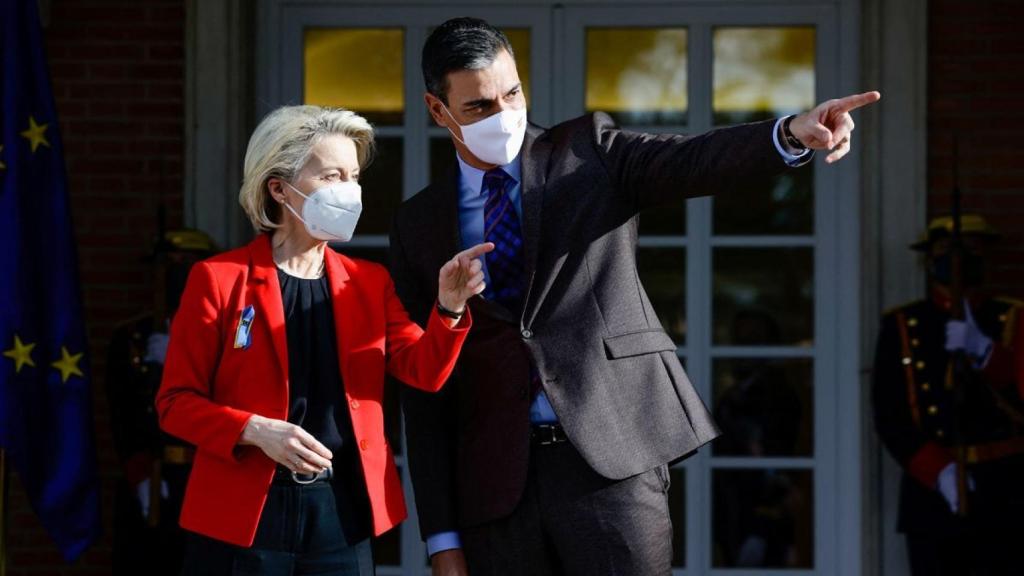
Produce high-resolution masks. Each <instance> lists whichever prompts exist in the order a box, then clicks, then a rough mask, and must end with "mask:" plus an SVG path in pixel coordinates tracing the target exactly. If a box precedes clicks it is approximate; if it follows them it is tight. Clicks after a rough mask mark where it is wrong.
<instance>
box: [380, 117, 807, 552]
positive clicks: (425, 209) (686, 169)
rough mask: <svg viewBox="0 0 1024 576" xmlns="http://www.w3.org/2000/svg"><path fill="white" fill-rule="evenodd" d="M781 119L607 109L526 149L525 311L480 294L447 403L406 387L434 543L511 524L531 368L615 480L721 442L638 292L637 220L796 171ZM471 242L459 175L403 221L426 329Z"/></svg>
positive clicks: (410, 287)
mask: <svg viewBox="0 0 1024 576" xmlns="http://www.w3.org/2000/svg"><path fill="white" fill-rule="evenodd" d="M773 125H774V121H768V122H760V123H755V124H748V125H742V126H736V127H732V128H726V129H721V130H716V131H713V132H709V133H707V134H703V135H700V136H693V137H687V136H678V135H651V134H640V133H632V132H627V131H623V130H620V129H618V128H617V127H616V126H615V125H614V124H613V123H612V121H611V119H610V118H609V117H608V116H607V115H605V114H601V113H597V114H592V115H588V116H583V117H580V118H576V119H574V120H570V121H568V122H565V123H563V124H559V125H558V126H555V127H553V128H551V129H549V130H543V129H540V128H537V127H535V126H530V128H529V130H528V131H527V136H526V140H525V142H524V144H523V148H522V152H521V154H522V180H523V181H522V196H521V201H522V214H523V217H522V231H523V240H524V245H525V258H526V274H527V277H528V289H527V296H526V298H525V304H524V309H523V310H521V311H510V310H506V309H504V308H502V307H501V306H499V305H497V304H495V303H493V302H488V301H485V300H484V299H482V298H480V297H477V298H474V299H473V300H472V301H471V303H470V306H471V307H472V309H473V313H474V326H473V328H472V330H471V331H470V335H469V337H468V338H467V340H466V343H465V345H464V347H463V351H462V355H461V357H460V360H459V362H458V364H457V366H456V371H455V373H454V374H453V376H452V381H450V382H449V384H448V385H447V386H446V387H445V389H444V390H443V391H442V392H441V393H440V394H439V395H435V396H428V395H425V394H419V393H417V392H415V391H404V390H403V394H404V397H403V406H404V409H405V418H406V438H407V446H408V457H409V467H410V473H411V474H412V481H413V487H414V489H415V493H416V503H417V509H418V511H419V519H420V527H421V532H422V534H423V535H424V537H426V536H428V535H431V534H435V533H438V532H442V531H447V530H458V529H459V528H460V527H463V526H471V525H476V524H480V523H483V522H487V521H489V520H493V519H496V518H500V517H503V516H505V515H507V514H509V513H510V512H511V511H512V510H513V508H514V507H515V505H516V504H517V503H518V501H519V498H520V496H521V494H522V490H523V486H524V484H525V479H526V470H527V463H528V457H529V406H530V398H529V393H528V389H529V370H530V362H531V361H532V362H533V363H534V364H535V366H536V368H537V370H538V372H539V374H540V376H541V379H542V382H543V387H544V390H545V392H546V394H547V396H548V398H549V400H550V401H551V404H552V406H553V407H554V409H555V412H556V413H557V415H558V418H559V421H560V423H561V424H562V426H563V427H564V428H565V431H566V433H567V435H568V436H569V438H570V440H571V441H572V443H573V445H574V446H575V447H576V448H577V449H578V450H579V452H580V454H581V455H582V456H583V458H584V459H585V460H586V461H587V463H588V464H589V465H590V466H591V467H592V468H593V469H594V470H595V471H596V472H597V473H599V474H601V475H603V476H605V477H608V478H612V479H619V478H626V477H629V476H632V475H635V474H639V473H641V472H644V471H647V470H650V469H651V468H654V467H656V466H659V465H661V464H664V463H666V462H670V461H673V460H677V459H679V458H682V457H684V456H685V455H687V454H689V453H692V452H693V451H694V450H696V449H697V448H698V447H699V446H701V445H703V444H705V443H707V442H709V441H710V440H712V439H713V438H714V437H715V436H716V435H717V433H718V432H717V429H716V427H715V425H714V423H713V422H712V419H711V417H710V415H709V414H708V412H707V410H706V408H705V406H704V404H703V403H702V402H701V400H700V398H699V397H698V396H697V393H696V392H695V390H694V389H693V386H691V384H690V381H689V380H688V379H687V376H686V374H685V373H684V372H683V368H682V366H681V365H680V363H679V359H678V358H677V356H676V353H675V350H676V346H675V344H674V343H673V342H672V340H671V339H670V338H669V337H668V335H667V334H665V332H664V330H663V329H662V325H661V323H660V322H659V320H658V318H657V316H656V315H655V313H654V308H653V307H652V306H651V302H650V300H649V299H648V297H647V294H646V293H645V291H644V288H643V286H642V285H641V283H640V280H639V275H638V273H637V265H636V246H637V214H638V213H639V212H640V211H641V210H643V209H645V208H648V207H652V206H656V205H658V204H662V203H665V202H668V201H669V200H671V199H674V198H678V197H680V196H683V197H694V196H701V195H709V194H712V193H719V194H720V193H742V192H743V189H744V185H745V183H747V182H749V181H752V180H756V179H763V178H768V177H770V176H773V175H775V174H778V173H780V172H782V171H783V170H785V169H787V165H786V164H785V162H784V161H783V159H782V158H781V156H780V155H779V154H778V152H777V151H776V149H775V147H774V145H773V143H772V134H771V130H772V127H773ZM460 248H461V242H460V239H459V223H458V175H457V173H456V172H454V171H453V172H452V175H451V176H450V177H449V178H447V179H445V180H443V181H440V182H436V183H433V184H431V185H430V186H428V187H427V188H425V189H424V190H422V191H421V192H419V193H418V194H417V195H416V196H414V197H412V198H410V199H409V200H407V201H406V202H405V203H403V204H402V206H401V207H400V208H399V210H398V212H397V214H396V216H395V221H394V226H393V229H392V234H391V273H392V275H393V277H394V279H395V283H396V289H397V291H398V295H399V297H400V298H401V299H402V302H403V303H404V304H405V306H406V308H407V309H408V310H409V312H410V314H411V316H412V318H413V319H414V320H416V321H418V322H423V321H425V320H426V318H427V317H428V314H429V312H430V307H431V306H432V305H433V303H434V299H435V297H436V292H437V271H438V269H439V268H440V267H441V265H442V264H443V263H444V262H445V261H446V260H447V259H449V258H451V256H452V255H453V254H455V253H456V252H457V251H458V250H459V249H460Z"/></svg>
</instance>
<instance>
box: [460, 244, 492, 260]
mask: <svg viewBox="0 0 1024 576" xmlns="http://www.w3.org/2000/svg"><path fill="white" fill-rule="evenodd" d="M491 250H494V242H484V243H482V244H477V245H476V246H473V247H472V248H467V249H465V250H463V251H462V252H459V253H458V254H456V256H455V257H456V258H457V259H459V260H462V259H463V258H467V259H469V260H473V259H474V258H479V257H481V256H483V255H484V254H487V253H488V252H490V251H491Z"/></svg>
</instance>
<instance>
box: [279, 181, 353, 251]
mask: <svg viewBox="0 0 1024 576" xmlns="http://www.w3.org/2000/svg"><path fill="white" fill-rule="evenodd" d="M285 184H287V185H288V187H289V188H291V189H292V190H295V191H296V192H298V193H299V195H300V196H302V197H303V198H305V199H306V201H305V202H304V203H303V204H302V215H299V213H298V212H296V211H295V209H294V208H292V207H291V205H290V204H288V203H287V202H285V203H284V206H285V208H287V209H288V210H290V211H291V213H292V214H295V217H296V218H298V219H299V220H301V221H302V223H303V224H305V225H306V231H308V232H309V235H310V236H312V237H313V238H316V239H317V240H337V241H339V242H348V241H349V240H351V239H352V234H353V233H354V232H355V230H356V223H357V222H359V215H360V214H361V213H362V212H363V201H362V188H360V187H359V184H357V183H356V182H338V183H336V184H331V185H329V186H323V187H321V188H317V189H316V190H313V192H312V193H311V194H310V195H309V196H306V195H305V194H303V193H302V191H301V190H299V189H298V188H296V187H295V186H292V185H291V184H289V183H288V182H285Z"/></svg>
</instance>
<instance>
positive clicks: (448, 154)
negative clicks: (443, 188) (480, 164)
mask: <svg viewBox="0 0 1024 576" xmlns="http://www.w3.org/2000/svg"><path fill="white" fill-rule="evenodd" d="M457 173H458V161H457V160H456V159H455V146H454V145H453V144H452V139H451V138H449V137H447V136H444V137H440V136H436V137H434V138H431V139H430V181H431V182H440V181H441V180H442V179H443V178H448V177H449V176H450V177H452V178H455V177H456V174H457Z"/></svg>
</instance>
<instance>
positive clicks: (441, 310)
mask: <svg viewBox="0 0 1024 576" xmlns="http://www.w3.org/2000/svg"><path fill="white" fill-rule="evenodd" d="M437 313H438V314H440V315H441V316H444V317H446V318H451V319H452V320H462V316H463V315H464V314H465V313H466V309H465V308H463V309H462V312H455V311H454V310H449V309H447V308H445V307H444V305H442V304H441V301H440V300H438V301H437Z"/></svg>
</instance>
